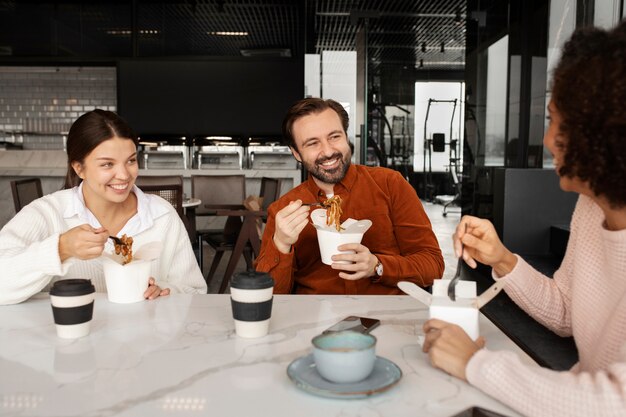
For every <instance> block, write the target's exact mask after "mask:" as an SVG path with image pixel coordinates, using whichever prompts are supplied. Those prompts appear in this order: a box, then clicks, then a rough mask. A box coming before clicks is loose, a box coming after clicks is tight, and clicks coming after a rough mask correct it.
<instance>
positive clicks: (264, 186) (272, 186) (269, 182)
mask: <svg viewBox="0 0 626 417" xmlns="http://www.w3.org/2000/svg"><path fill="white" fill-rule="evenodd" d="M260 196H261V197H263V205H262V207H261V209H262V210H264V211H267V208H268V207H269V206H270V204H272V203H273V202H274V201H276V200H278V198H279V197H280V180H279V179H278V178H268V177H263V178H261V193H260Z"/></svg>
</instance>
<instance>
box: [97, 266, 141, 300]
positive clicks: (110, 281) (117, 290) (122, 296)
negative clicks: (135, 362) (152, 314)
mask: <svg viewBox="0 0 626 417" xmlns="http://www.w3.org/2000/svg"><path fill="white" fill-rule="evenodd" d="M150 264H151V262H150V261H142V260H133V261H131V262H129V263H127V264H126V265H121V264H119V263H118V262H116V261H114V260H113V259H109V258H106V257H104V258H103V262H102V266H103V268H104V279H105V281H106V286H107V297H108V298H109V301H110V302H112V303H120V304H127V303H136V302H139V301H144V300H145V298H144V296H143V294H144V293H145V292H146V289H148V281H149V280H150Z"/></svg>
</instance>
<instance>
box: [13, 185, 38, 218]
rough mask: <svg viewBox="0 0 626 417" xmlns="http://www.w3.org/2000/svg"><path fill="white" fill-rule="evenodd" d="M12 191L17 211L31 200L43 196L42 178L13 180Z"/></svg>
mask: <svg viewBox="0 0 626 417" xmlns="http://www.w3.org/2000/svg"><path fill="white" fill-rule="evenodd" d="M11 192H12V193H13V204H14V205H15V212H16V213H17V212H19V211H20V210H21V209H22V207H24V206H26V205H27V204H28V203H30V202H31V201H33V200H36V199H38V198H39V197H42V196H43V191H42V190H41V180H40V179H39V178H27V179H24V180H15V181H11Z"/></svg>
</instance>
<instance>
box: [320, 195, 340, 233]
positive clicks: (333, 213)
mask: <svg viewBox="0 0 626 417" xmlns="http://www.w3.org/2000/svg"><path fill="white" fill-rule="evenodd" d="M322 207H325V208H326V225H327V226H330V225H332V224H334V225H335V229H337V231H338V232H340V231H341V229H342V227H341V213H343V211H342V210H341V197H339V196H338V195H334V196H332V197H331V198H329V199H328V200H326V201H324V202H323V203H322Z"/></svg>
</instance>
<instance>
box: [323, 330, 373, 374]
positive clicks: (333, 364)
mask: <svg viewBox="0 0 626 417" xmlns="http://www.w3.org/2000/svg"><path fill="white" fill-rule="evenodd" d="M311 343H313V359H314V360H315V368H316V369H317V371H318V372H319V374H320V375H321V376H322V377H323V378H324V379H327V380H328V381H330V382H335V383H338V384H347V383H353V382H358V381H362V380H363V379H365V378H367V377H368V376H369V375H370V374H371V373H372V370H373V369H374V363H375V362H376V337H374V336H372V335H371V334H363V333H358V332H354V331H350V330H346V331H341V332H333V333H324V334H321V335H319V336H315V337H314V338H313V340H312V341H311Z"/></svg>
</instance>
